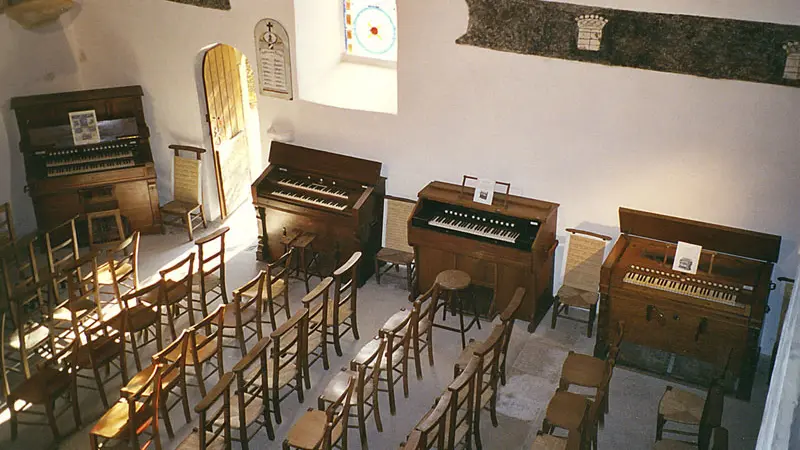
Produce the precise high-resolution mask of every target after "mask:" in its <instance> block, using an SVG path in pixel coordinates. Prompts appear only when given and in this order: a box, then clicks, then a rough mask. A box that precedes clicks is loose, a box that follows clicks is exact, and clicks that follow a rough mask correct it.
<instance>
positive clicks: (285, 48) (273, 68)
mask: <svg viewBox="0 0 800 450" xmlns="http://www.w3.org/2000/svg"><path fill="white" fill-rule="evenodd" d="M255 37H256V54H257V56H258V80H259V92H260V93H261V94H262V95H269V96H272V97H278V98H283V99H286V100H291V99H292V97H293V95H292V60H291V58H292V56H291V51H290V47H289V35H288V34H287V33H286V29H285V28H284V27H283V25H281V24H280V23H279V22H278V21H277V20H274V19H263V20H261V21H260V22H258V23H257V24H256V29H255Z"/></svg>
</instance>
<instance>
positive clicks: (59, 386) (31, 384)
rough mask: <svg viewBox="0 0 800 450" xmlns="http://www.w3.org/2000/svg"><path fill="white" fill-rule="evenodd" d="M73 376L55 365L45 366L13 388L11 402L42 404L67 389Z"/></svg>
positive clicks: (10, 396) (9, 397) (10, 395)
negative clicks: (22, 401) (21, 401)
mask: <svg viewBox="0 0 800 450" xmlns="http://www.w3.org/2000/svg"><path fill="white" fill-rule="evenodd" d="M71 382H72V378H71V376H70V374H69V373H67V372H66V371H62V370H59V369H56V368H54V367H45V368H43V369H41V370H39V371H38V372H36V373H34V374H33V375H31V377H30V378H28V379H27V380H25V381H23V382H22V383H20V384H19V385H17V386H15V387H14V388H12V390H11V393H10V394H9V396H8V399H9V402H14V401H17V400H24V401H26V402H28V403H32V404H34V405H42V404H44V403H46V402H48V401H51V400H52V399H53V397H54V396H55V395H56V394H58V393H60V392H62V391H64V390H66V389H67V388H68V387H69V385H70V383H71Z"/></svg>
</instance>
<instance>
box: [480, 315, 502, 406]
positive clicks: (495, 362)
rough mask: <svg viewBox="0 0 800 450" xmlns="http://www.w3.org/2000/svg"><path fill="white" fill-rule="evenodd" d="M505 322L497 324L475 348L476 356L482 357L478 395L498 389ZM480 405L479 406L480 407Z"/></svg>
mask: <svg viewBox="0 0 800 450" xmlns="http://www.w3.org/2000/svg"><path fill="white" fill-rule="evenodd" d="M506 327H507V325H505V324H500V325H495V327H494V328H493V329H492V333H491V334H489V337H488V338H486V340H485V341H484V342H483V343H482V344H481V345H480V346H479V347H478V348H477V349H476V350H475V356H477V357H478V358H479V359H480V362H481V364H480V367H479V369H478V376H477V377H478V385H477V390H478V395H479V396H481V395H483V393H484V392H486V391H488V390H490V391H492V392H493V393H494V392H495V391H497V380H498V379H499V375H500V371H499V364H500V354H501V353H502V351H503V344H504V340H503V339H504V337H505V336H506ZM480 406H482V405H480ZM480 406H479V407H480Z"/></svg>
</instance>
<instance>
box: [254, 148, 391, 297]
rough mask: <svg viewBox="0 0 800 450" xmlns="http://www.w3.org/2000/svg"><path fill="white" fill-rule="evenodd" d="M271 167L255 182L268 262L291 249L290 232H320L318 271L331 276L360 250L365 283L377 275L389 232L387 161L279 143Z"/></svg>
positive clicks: (263, 256) (261, 250)
mask: <svg viewBox="0 0 800 450" xmlns="http://www.w3.org/2000/svg"><path fill="white" fill-rule="evenodd" d="M269 163H270V164H269V166H267V168H266V170H264V172H263V173H262V174H261V175H260V176H259V177H258V179H257V180H256V181H255V182H254V183H253V185H252V195H253V205H254V206H255V209H256V215H257V217H258V235H259V239H258V252H257V257H258V259H260V260H263V261H271V260H274V259H277V258H279V257H280V256H281V255H282V254H283V253H284V252H285V251H286V244H287V240H286V237H287V236H291V235H297V234H298V233H307V234H312V235H314V241H313V242H312V244H311V248H312V250H313V251H314V252H315V254H316V255H317V263H318V264H317V266H318V267H316V268H315V269H317V270H318V271H319V272H320V273H321V274H325V275H328V274H330V273H332V272H333V270H334V269H335V268H336V267H337V266H338V265H339V264H341V263H343V262H344V261H346V260H347V259H348V258H350V255H352V254H353V253H354V252H357V251H360V252H362V254H363V256H362V258H361V263H360V266H359V270H358V274H359V285H363V284H364V282H365V281H366V280H367V279H368V278H369V277H370V276H372V273H373V272H374V267H375V254H376V253H377V252H378V250H380V247H381V238H382V230H383V197H384V194H385V190H386V179H385V178H383V177H381V163H379V162H375V161H369V160H366V159H360V158H355V157H352V156H345V155H340V154H337V153H330V152H325V151H321V150H315V149H311V148H306V147H300V146H297V145H291V144H287V143H283V142H273V143H272V145H271V147H270V153H269Z"/></svg>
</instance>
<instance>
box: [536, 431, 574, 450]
mask: <svg viewBox="0 0 800 450" xmlns="http://www.w3.org/2000/svg"><path fill="white" fill-rule="evenodd" d="M566 448H567V438H563V437H559V436H553V435H551V434H540V435H538V436H536V440H535V441H533V446H532V447H531V450H566Z"/></svg>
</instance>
